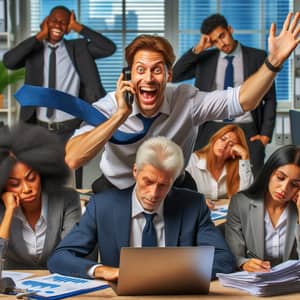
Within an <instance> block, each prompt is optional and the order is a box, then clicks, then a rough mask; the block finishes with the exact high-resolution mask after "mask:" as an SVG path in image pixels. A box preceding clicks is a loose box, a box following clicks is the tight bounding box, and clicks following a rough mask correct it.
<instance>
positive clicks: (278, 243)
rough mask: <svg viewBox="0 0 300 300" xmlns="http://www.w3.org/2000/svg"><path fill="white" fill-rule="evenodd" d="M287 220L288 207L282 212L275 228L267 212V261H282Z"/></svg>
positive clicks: (265, 219)
mask: <svg viewBox="0 0 300 300" xmlns="http://www.w3.org/2000/svg"><path fill="white" fill-rule="evenodd" d="M287 220H288V207H286V208H285V209H284V211H283V212H282V214H281V216H280V218H279V220H278V222H277V224H276V226H275V227H274V226H273V224H272V222H271V219H270V216H269V213H268V211H267V210H266V211H265V218H264V223H265V257H266V259H267V260H270V261H275V262H276V261H278V262H280V261H281V260H282V257H283V254H284V247H285V240H286V230H287Z"/></svg>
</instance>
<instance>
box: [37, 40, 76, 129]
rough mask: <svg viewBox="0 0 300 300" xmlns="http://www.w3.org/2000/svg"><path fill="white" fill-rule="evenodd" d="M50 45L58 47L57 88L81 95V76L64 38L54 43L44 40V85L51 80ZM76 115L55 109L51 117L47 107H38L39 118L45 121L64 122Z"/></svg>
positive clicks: (46, 85) (74, 94)
mask: <svg viewBox="0 0 300 300" xmlns="http://www.w3.org/2000/svg"><path fill="white" fill-rule="evenodd" d="M48 45H50V46H52V47H57V46H58V48H57V49H56V51H55V53H56V90H58V91H62V92H65V93H68V94H70V95H73V96H78V95H79V87H80V78H79V75H78V73H77V71H76V69H75V67H74V65H73V63H72V61H71V58H70V56H69V54H68V51H67V48H66V46H65V43H64V41H63V40H61V41H60V42H59V43H57V44H55V45H53V44H49V43H48V42H47V41H45V42H44V74H43V76H44V84H43V86H44V87H48V86H49V85H48V82H49V57H50V53H51V49H50V48H49V47H48ZM74 118H75V117H74V116H72V115H70V114H68V113H66V112H63V111H61V110H57V109H56V110H55V111H54V114H53V116H52V117H51V118H50V119H49V118H48V117H47V108H46V107H38V108H37V119H38V120H40V121H43V122H47V123H49V122H63V121H67V120H71V119H74Z"/></svg>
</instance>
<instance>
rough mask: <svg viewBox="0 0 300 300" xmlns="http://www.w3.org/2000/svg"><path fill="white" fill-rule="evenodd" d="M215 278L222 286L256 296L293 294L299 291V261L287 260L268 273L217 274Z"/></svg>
mask: <svg viewBox="0 0 300 300" xmlns="http://www.w3.org/2000/svg"><path fill="white" fill-rule="evenodd" d="M217 277H218V278H219V280H220V283H221V284H222V285H224V286H227V287H232V288H238V289H241V290H245V291H247V292H249V293H250V294H253V295H256V296H275V295H283V294H288V293H294V292H299V291H300V261H299V260H288V261H286V262H283V263H282V264H280V265H277V266H275V267H274V268H272V269H271V271H270V272H264V273H262V272H260V273H250V272H246V271H242V272H236V273H231V274H223V273H218V274H217Z"/></svg>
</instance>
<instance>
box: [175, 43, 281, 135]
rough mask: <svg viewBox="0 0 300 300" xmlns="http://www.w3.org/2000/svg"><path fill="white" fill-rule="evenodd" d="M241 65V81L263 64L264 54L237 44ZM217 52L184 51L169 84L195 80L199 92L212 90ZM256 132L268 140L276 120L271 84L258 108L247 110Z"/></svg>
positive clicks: (273, 86) (274, 95)
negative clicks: (249, 112)
mask: <svg viewBox="0 0 300 300" xmlns="http://www.w3.org/2000/svg"><path fill="white" fill-rule="evenodd" d="M241 47H242V53H243V64H244V80H246V79H247V78H248V77H249V76H251V75H252V74H253V73H255V72H256V71H257V70H258V69H259V67H260V66H261V65H262V64H263V62H264V60H265V58H266V52H265V51H263V50H260V49H255V48H250V47H245V46H243V45H241ZM219 54H220V51H219V50H218V49H211V50H206V51H204V52H202V53H200V54H199V55H197V54H194V53H193V52H192V49H190V50H189V51H187V52H186V53H185V54H184V55H183V56H182V57H181V58H180V59H179V60H178V61H177V62H176V64H175V66H174V68H173V80H172V81H173V82H178V81H183V80H188V79H192V78H195V86H196V87H197V88H199V89H200V90H202V91H206V92H209V91H213V90H215V89H216V86H215V76H216V69H217V63H218V59H219ZM251 114H252V117H253V120H254V122H255V125H256V129H257V132H258V133H259V134H261V135H266V136H268V137H269V138H270V140H271V139H272V135H273V130H274V126H275V117H276V93H275V83H273V85H272V87H271V88H270V89H269V91H268V92H267V93H266V94H265V96H264V98H263V100H262V102H261V103H260V105H259V106H258V107H257V108H256V109H255V110H253V111H251Z"/></svg>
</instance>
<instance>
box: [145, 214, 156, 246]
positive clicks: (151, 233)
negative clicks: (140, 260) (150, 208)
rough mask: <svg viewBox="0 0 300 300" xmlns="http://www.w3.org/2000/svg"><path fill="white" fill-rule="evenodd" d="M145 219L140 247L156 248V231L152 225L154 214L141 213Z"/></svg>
mask: <svg viewBox="0 0 300 300" xmlns="http://www.w3.org/2000/svg"><path fill="white" fill-rule="evenodd" d="M143 214H144V217H145V219H146V224H145V226H144V229H143V235H142V247H156V246H157V237H156V230H155V227H154V224H153V218H154V216H155V215H156V214H147V213H145V212H143Z"/></svg>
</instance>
